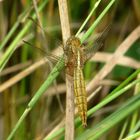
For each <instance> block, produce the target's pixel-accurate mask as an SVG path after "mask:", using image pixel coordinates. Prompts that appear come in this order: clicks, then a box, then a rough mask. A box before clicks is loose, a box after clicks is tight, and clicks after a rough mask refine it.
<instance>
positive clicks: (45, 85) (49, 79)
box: [7, 58, 64, 140]
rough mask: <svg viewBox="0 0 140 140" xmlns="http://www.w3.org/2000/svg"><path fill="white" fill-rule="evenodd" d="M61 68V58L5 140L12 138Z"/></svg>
mask: <svg viewBox="0 0 140 140" xmlns="http://www.w3.org/2000/svg"><path fill="white" fill-rule="evenodd" d="M63 67H64V59H63V58H61V60H60V61H59V62H58V63H57V64H56V66H55V67H54V69H53V70H52V71H51V73H50V74H49V75H48V78H47V80H46V81H45V82H44V83H43V85H42V86H41V87H40V88H39V90H38V91H37V92H36V93H35V95H34V96H33V98H32V100H31V101H30V102H29V104H28V107H27V108H26V110H25V111H24V113H23V114H22V116H21V117H20V119H19V120H18V122H17V124H16V125H15V127H14V129H13V130H12V132H11V133H10V135H9V137H8V138H7V140H11V139H12V138H13V136H14V134H15V132H16V131H17V129H18V128H19V126H20V125H21V123H22V122H23V120H24V119H25V117H26V116H27V115H28V113H29V112H30V111H31V109H32V108H33V106H34V105H35V104H36V103H37V101H38V100H39V98H40V96H41V95H42V94H43V93H44V92H45V91H46V89H47V88H48V87H49V86H50V85H51V84H52V82H53V81H54V80H55V79H56V77H57V76H58V75H59V73H60V71H61V70H62V68H63Z"/></svg>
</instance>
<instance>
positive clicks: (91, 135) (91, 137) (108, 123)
mask: <svg viewBox="0 0 140 140" xmlns="http://www.w3.org/2000/svg"><path fill="white" fill-rule="evenodd" d="M139 100H140V94H139V95H138V96H133V97H132V98H131V99H130V100H129V101H127V102H126V103H125V104H124V105H123V106H122V107H121V108H119V109H118V110H117V111H115V112H114V113H112V114H111V115H110V116H108V117H107V118H105V119H104V120H103V121H101V122H100V123H98V124H97V125H96V126H95V127H93V128H91V129H90V130H86V131H85V132H84V133H83V134H82V135H80V136H79V137H77V138H76V140H84V139H86V140H95V139H99V137H101V136H102V135H103V134H104V133H106V132H107V131H109V130H110V129H111V128H112V127H114V126H116V125H117V124H118V123H119V122H120V121H121V120H123V119H124V118H126V117H127V116H128V115H130V114H131V113H133V112H134V111H135V110H136V109H137V108H138V107H140V101H139Z"/></svg>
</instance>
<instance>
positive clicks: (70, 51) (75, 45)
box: [64, 36, 87, 127]
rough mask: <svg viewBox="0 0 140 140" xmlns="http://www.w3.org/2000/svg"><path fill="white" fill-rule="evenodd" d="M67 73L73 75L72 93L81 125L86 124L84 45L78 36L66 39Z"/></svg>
mask: <svg viewBox="0 0 140 140" xmlns="http://www.w3.org/2000/svg"><path fill="white" fill-rule="evenodd" d="M64 55H65V57H64V58H65V66H66V71H67V74H69V75H70V76H72V77H73V81H74V82H73V85H74V94H75V99H76V105H77V108H78V113H79V116H80V118H81V120H82V125H83V126H84V127H86V126H87V93H86V88H85V81H84V76H83V68H84V63H85V61H86V58H85V54H84V47H83V45H82V44H81V42H80V39H79V38H78V37H75V36H72V37H70V38H69V39H68V40H67V41H66V46H65V48H64Z"/></svg>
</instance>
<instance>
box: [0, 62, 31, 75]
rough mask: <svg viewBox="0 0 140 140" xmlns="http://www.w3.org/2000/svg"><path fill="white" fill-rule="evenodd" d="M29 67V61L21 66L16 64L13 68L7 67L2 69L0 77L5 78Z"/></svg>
mask: <svg viewBox="0 0 140 140" xmlns="http://www.w3.org/2000/svg"><path fill="white" fill-rule="evenodd" d="M29 65H31V61H27V62H25V63H21V64H16V65H14V66H11V67H8V68H6V69H4V70H3V71H2V72H1V73H0V76H5V75H7V74H11V73H13V72H17V71H19V70H22V69H24V68H26V67H28V66H29Z"/></svg>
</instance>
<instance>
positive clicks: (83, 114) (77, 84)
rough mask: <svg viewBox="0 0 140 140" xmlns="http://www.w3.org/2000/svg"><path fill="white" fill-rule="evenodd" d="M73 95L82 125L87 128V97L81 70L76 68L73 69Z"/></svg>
mask: <svg viewBox="0 0 140 140" xmlns="http://www.w3.org/2000/svg"><path fill="white" fill-rule="evenodd" d="M74 93H75V97H76V105H77V107H78V113H79V115H80V118H81V120H82V125H83V126H87V97H86V90H85V81H84V77H83V71H82V68H80V67H78V66H77V67H76V68H75V69H74Z"/></svg>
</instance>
